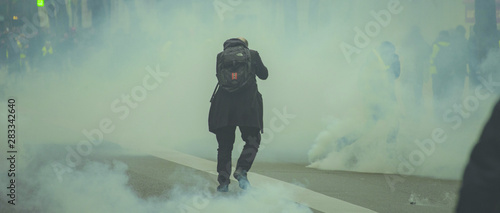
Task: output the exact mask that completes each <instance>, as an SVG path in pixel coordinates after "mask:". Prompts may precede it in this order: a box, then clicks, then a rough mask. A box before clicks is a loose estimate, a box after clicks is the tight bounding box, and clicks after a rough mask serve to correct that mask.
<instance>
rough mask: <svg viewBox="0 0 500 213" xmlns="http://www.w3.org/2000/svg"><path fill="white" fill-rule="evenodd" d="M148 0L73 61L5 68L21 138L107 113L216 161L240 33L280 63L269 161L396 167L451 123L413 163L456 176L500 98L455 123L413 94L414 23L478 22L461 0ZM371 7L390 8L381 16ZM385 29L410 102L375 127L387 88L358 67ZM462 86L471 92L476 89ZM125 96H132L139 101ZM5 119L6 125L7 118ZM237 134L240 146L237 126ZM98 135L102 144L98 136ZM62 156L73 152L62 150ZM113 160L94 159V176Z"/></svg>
mask: <svg viewBox="0 0 500 213" xmlns="http://www.w3.org/2000/svg"><path fill="white" fill-rule="evenodd" d="M141 2H142V1H136V3H135V7H136V13H135V16H136V17H137V18H138V19H137V20H133V21H131V20H130V19H129V17H130V14H129V12H127V11H128V10H127V8H126V7H125V6H122V7H118V8H120V10H118V11H112V13H111V20H110V23H106V24H104V26H105V27H103V29H102V31H101V32H99V38H100V44H101V46H100V47H97V48H96V49H95V50H94V51H92V52H85V53H79V54H80V55H79V58H81V59H83V61H84V62H83V63H81V64H79V65H78V66H76V67H75V70H73V71H68V70H61V69H57V70H56V69H54V70H52V71H50V72H44V73H26V74H25V75H23V76H22V77H18V78H14V77H12V76H10V77H5V78H4V77H2V78H1V79H2V82H0V83H1V84H3V88H4V89H5V90H4V96H6V97H15V98H16V101H17V108H18V112H17V114H18V121H17V122H18V135H19V136H18V137H19V140H20V141H21V142H20V143H21V144H22V145H24V146H28V145H30V144H49V143H56V144H63V145H64V146H69V147H73V149H76V147H77V146H78V144H79V143H82V142H81V141H84V140H88V138H87V137H86V133H85V132H92V131H94V132H95V129H97V128H99V125H100V122H104V123H105V124H103V125H105V126H106V125H108V126H111V127H108V128H104V129H108V130H109V131H107V132H106V133H103V134H102V135H103V140H104V141H109V142H113V143H116V144H119V145H121V146H123V147H126V148H129V149H132V150H142V151H145V152H147V151H153V150H161V149H177V150H180V151H183V152H186V153H189V154H193V155H196V156H200V157H204V158H208V159H211V160H214V159H215V157H216V149H217V142H216V139H215V135H213V134H211V133H209V132H208V123H207V119H208V110H209V106H210V103H209V99H210V97H211V95H212V92H213V89H214V87H215V85H216V83H217V81H216V77H215V57H216V54H217V53H218V52H220V51H221V50H222V44H223V42H224V41H225V40H226V39H228V38H232V37H239V36H243V37H245V38H247V39H248V41H249V47H250V48H251V49H255V50H257V51H259V53H260V56H261V58H262V60H263V62H264V64H265V65H266V66H267V68H268V69H269V79H268V80H266V81H258V85H259V90H260V92H261V93H262V94H263V99H264V127H265V128H266V129H265V130H264V131H265V133H264V135H263V141H262V143H263V145H262V147H263V148H262V149H261V150H260V152H259V154H258V156H257V161H258V162H263V161H272V162H294V163H301V164H304V165H309V164H310V166H311V167H314V168H319V169H332V170H350V171H360V172H377V173H398V169H399V165H401V162H404V161H407V160H408V158H409V156H410V153H411V152H412V151H414V150H419V147H418V146H417V145H416V143H415V142H414V141H415V140H417V139H418V140H420V141H422V140H425V139H427V138H431V137H432V134H433V131H436V129H441V130H442V131H443V132H444V133H445V134H446V135H447V139H446V140H445V142H443V143H440V144H436V146H435V150H434V151H432V153H430V155H428V156H427V155H426V156H425V159H424V161H425V162H423V163H422V164H421V165H418V166H414V168H415V171H413V172H408V173H406V174H410V175H423V176H432V177H438V178H451V179H458V178H460V175H461V173H462V170H463V167H464V166H465V163H466V160H467V159H468V157H469V152H470V149H471V147H472V145H473V144H474V143H475V142H476V140H477V136H478V134H479V133H480V130H481V128H482V125H483V124H484V122H485V119H486V117H487V116H488V115H489V112H490V110H491V107H492V104H493V103H494V102H495V101H496V95H493V94H491V96H489V97H488V98H486V99H484V100H481V101H480V102H479V106H478V107H477V109H474V110H473V111H472V112H471V113H470V116H469V117H467V118H463V119H462V121H463V122H462V123H461V124H460V125H458V126H459V127H457V128H456V125H455V124H456V123H455V121H453V122H450V121H445V120H443V118H441V117H434V116H433V115H432V105H431V104H432V96H431V90H430V89H428V86H429V85H428V83H426V84H425V85H426V86H424V98H423V100H424V103H422V105H423V107H415V104H414V102H413V99H412V96H411V95H409V94H410V90H411V88H409V86H408V85H405V84H404V82H405V81H404V80H405V78H410V74H409V73H407V72H405V71H406V67H405V66H408V64H411V63H413V62H412V61H410V59H408V58H410V57H407V56H406V55H407V52H405V50H404V48H402V46H403V45H404V41H405V39H406V37H407V35H408V34H409V33H410V30H411V29H412V28H414V27H418V28H420V31H421V33H422V37H423V38H424V40H425V41H426V42H427V44H428V45H429V46H430V45H431V44H432V42H434V40H435V39H436V37H437V35H438V33H439V31H441V30H450V29H454V28H455V27H456V26H457V25H464V26H466V29H468V27H469V25H466V24H465V23H464V5H463V4H462V1H456V0H443V1H431V0H428V1H407V0H401V1H385V0H377V1H362V0H357V1H326V0H325V1H317V2H318V5H316V7H311V8H309V5H310V4H309V3H310V2H312V1H307V0H304V1H300V0H299V1H298V4H297V8H294V7H293V6H289V5H287V4H286V3H282V1H249V0H248V1H245V0H242V1H228V2H230V3H232V4H230V3H226V1H215V3H216V4H217V5H218V6H219V7H220V8H219V9H221V8H222V11H217V9H215V8H214V2H213V1H201V0H197V1H192V4H193V5H194V6H193V7H187V6H186V5H182V4H181V3H177V1H175V2H176V3H167V1H165V3H164V4H163V3H162V4H160V5H156V6H154V7H152V8H151V7H150V6H148V5H146V4H143V3H141ZM171 2H174V1H171ZM221 2H222V3H221ZM183 4H184V3H183ZM311 5H314V4H311ZM166 8H170V9H166ZM223 8H226V9H228V10H227V11H224V9H223ZM382 10H383V11H382ZM293 11H297V14H296V15H297V23H296V25H294V23H293V22H292V23H290V22H287V21H286V20H288V19H287V18H284V16H285V17H286V16H289V15H290V14H292V15H293ZM372 11H373V12H374V13H375V14H381V13H383V14H387V13H390V17H387V16H385V17H382V19H381V21H380V20H379V19H378V18H376V17H374V15H373V14H374V13H373V12H372ZM381 11H382V12H381ZM309 13H314V14H316V15H310V14H309ZM376 16H377V17H379V15H376ZM373 23H377V24H375V25H373V26H374V27H373V28H370V27H368V29H369V30H372V31H371V33H369V34H370V35H369V36H367V38H368V40H367V41H363V45H357V44H356V43H357V42H359V40H358V41H357V40H356V39H357V31H356V29H360V30H361V31H362V32H363V33H366V30H365V29H367V28H365V26H367V25H369V24H373ZM376 26H378V28H377V27H376ZM377 29H378V30H377ZM468 33H469V32H468ZM468 33H467V35H468ZM383 41H391V42H392V43H394V45H395V47H396V53H397V54H398V55H399V57H400V60H401V77H400V79H399V80H397V81H396V83H395V87H396V96H397V99H398V106H399V109H398V107H395V106H393V105H391V104H390V102H387V105H389V106H386V107H389V108H391V109H392V110H391V112H393V113H390V115H391V116H392V117H391V116H389V118H387V119H383V120H381V121H379V122H377V123H376V124H374V125H372V126H370V125H367V123H370V122H372V121H371V118H370V117H369V116H368V115H366V112H365V110H366V104H367V102H369V101H370V100H372V99H373V98H375V99H376V97H377V96H378V95H379V93H378V92H377V91H376V90H375V91H374V90H369V89H365V88H366V87H363V84H364V81H363V80H360V79H365V80H366V79H372V78H376V77H377V73H372V72H366V70H363V67H365V66H366V63H365V62H366V60H365V59H366V58H367V57H369V55H370V54H371V52H372V49H374V48H376V47H377V46H378V45H379V44H380V43H381V42H383ZM346 45H348V46H350V47H353V48H355V51H354V52H352V53H349V54H346V53H345V52H343V50H342V48H343V47H344V48H345V47H346ZM408 54H409V53H408ZM497 56H498V54H497V55H496V59H498V57H497ZM495 62H496V61H495V56H491V57H490V62H488V63H490V64H488V65H487V66H489V69H495V66H494V63H495ZM492 64H493V65H492ZM155 72H156V74H153V75H152V74H151V73H155ZM421 72H422V73H425V72H428V71H427V70H422V71H421ZM3 74H5V73H3ZM3 76H5V75H3ZM486 79H487V77H486ZM499 79H500V78H499ZM384 86H386V85H381V87H384ZM144 91H146V93H143V92H144ZM471 91H473V89H471ZM464 94H465V95H464V98H465V97H467V96H469V95H470V94H473V92H469V91H466V92H465V93H464ZM126 96H128V97H129V98H130V100H132V102H133V103H130V105H128V104H127V103H126V100H125V99H124V97H126ZM6 97H3V98H2V101H5V100H6ZM367 97H371V98H367ZM2 105H3V106H6V103H4V102H2ZM448 107H449V108H452V107H453V106H452V105H450V106H448ZM4 111H5V110H2V112H1V113H2V115H5V112H4ZM2 117H6V116H2ZM1 125H2V128H3V129H5V128H4V127H5V122H2V124H1ZM454 125H455V126H454ZM395 126H399V133H398V139H397V140H398V141H397V143H396V144H387V143H386V142H385V140H386V138H385V137H386V136H387V134H388V132H390V131H391V128H393V127H395ZM437 131H440V130H437ZM3 134H5V133H4V132H2V135H1V137H4V135H3ZM90 134H92V133H90ZM238 134H239V133H238ZM353 135H355V136H353ZM95 136H96V135H93V137H94V138H95ZM344 136H347V137H359V140H358V141H356V142H355V143H354V144H352V145H350V146H347V147H344V149H341V150H338V149H337V148H336V147H337V146H338V145H337V140H338V139H339V138H342V137H344ZM95 139H96V138H95ZM97 140H98V139H97ZM98 141H99V140H98ZM236 143H237V144H239V146H238V145H236V146H235V148H238V150H237V151H240V150H239V148H240V147H241V143H242V142H241V139H240V138H239V137H237V141H236ZM96 144H97V145H94V146H92V149H93V150H98V149H99V147H100V144H99V143H96ZM237 151H235V152H237ZM21 153H22V151H21ZM2 155H3V153H2ZM21 155H23V154H21ZM25 155H26V154H25ZM43 155H44V154H42V156H43ZM47 155H50V153H48V152H47ZM233 156H237V155H236V154H234V153H233ZM30 159H31V158H26V160H25V162H26V163H27V162H29V161H30ZM41 159H46V158H41ZM54 160H55V161H57V162H60V163H64V158H63V157H61V158H58V159H54ZM54 160H52V161H47V164H49V163H52V162H54ZM45 166H47V165H45ZM101 167H103V166H102V165H89V167H87V169H89V170H84V171H82V175H85V172H88V171H90V170H92V169H95V168H97V169H101ZM104 167H105V166H104ZM104 169H105V170H109V171H110V172H109V175H110V176H113V175H115V177H118V178H124V176H123V174H122V173H123V171H122V170H123V168H122V167H118V169H114V170H113V169H110V168H104ZM40 181H48V180H45V179H43V180H40ZM75 181H79V179H75ZM82 181H83V180H82ZM123 181H125V180H123ZM117 187H118V188H119V190H126V189H122V188H121V187H123V186H121V185H120V186H117ZM41 193H43V192H41ZM131 196H133V195H131ZM126 199H129V198H126ZM130 199H132V198H130ZM56 200H57V199H56ZM134 202H135V201H134ZM148 205H149V204H148ZM151 205H160V204H151ZM61 208H62V209H64V208H63V207H61ZM151 208H153V207H151Z"/></svg>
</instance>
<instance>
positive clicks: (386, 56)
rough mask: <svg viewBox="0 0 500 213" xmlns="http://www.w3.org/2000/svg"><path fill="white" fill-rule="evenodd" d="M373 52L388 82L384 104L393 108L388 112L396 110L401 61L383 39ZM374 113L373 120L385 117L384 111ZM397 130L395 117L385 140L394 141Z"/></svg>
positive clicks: (391, 46) (397, 125) (394, 49)
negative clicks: (396, 86)
mask: <svg viewBox="0 0 500 213" xmlns="http://www.w3.org/2000/svg"><path fill="white" fill-rule="evenodd" d="M374 54H375V55H376V56H377V58H378V60H379V65H380V68H381V69H382V73H380V74H381V75H385V78H386V79H385V81H386V83H388V84H387V85H388V87H387V88H385V90H386V92H387V94H386V95H387V96H386V101H388V103H386V105H388V106H389V108H391V109H393V110H390V111H389V112H391V113H395V112H398V110H394V109H398V101H397V98H396V89H395V81H396V80H397V79H398V78H399V75H400V74H401V63H400V61H399V56H398V55H397V54H396V47H395V46H394V44H392V43H391V42H389V41H384V42H382V44H380V46H379V47H378V49H377V50H375V51H374ZM379 107H380V106H379ZM374 113H375V114H374V120H375V121H377V120H378V119H380V118H387V117H386V115H385V113H386V112H377V110H375V111H374ZM377 114H378V115H377ZM398 132H399V124H398V123H397V118H396V121H395V123H394V126H393V127H391V130H390V132H389V135H388V136H387V142H388V143H395V142H396V137H397V135H398Z"/></svg>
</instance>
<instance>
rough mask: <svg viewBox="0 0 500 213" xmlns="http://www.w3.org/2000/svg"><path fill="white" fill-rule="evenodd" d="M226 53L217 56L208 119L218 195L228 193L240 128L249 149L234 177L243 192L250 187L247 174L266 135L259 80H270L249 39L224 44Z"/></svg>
mask: <svg viewBox="0 0 500 213" xmlns="http://www.w3.org/2000/svg"><path fill="white" fill-rule="evenodd" d="M223 47H224V51H222V52H221V53H219V54H218V55H217V67H216V71H217V75H216V76H217V80H218V84H217V87H216V88H215V91H214V94H213V95H212V99H211V100H210V102H211V106H210V112H209V116H208V127H209V131H210V132H212V133H214V134H215V135H216V138H217V142H218V145H219V147H218V149H217V172H218V173H219V176H218V178H217V180H218V182H219V184H220V185H219V186H218V187H217V191H220V192H227V191H228V185H229V183H230V180H229V178H230V175H231V168H232V167H231V153H232V150H233V144H234V140H235V130H236V126H238V127H239V129H240V132H241V138H242V139H243V141H245V146H244V147H243V151H242V152H241V155H240V157H239V159H238V162H237V164H236V170H235V172H234V174H233V176H234V177H235V178H236V179H237V180H238V182H239V186H240V188H242V189H246V188H247V187H249V182H248V179H247V172H248V171H249V170H250V168H251V167H252V163H253V161H254V159H255V156H256V154H257V151H258V149H259V145H260V139H261V135H260V134H261V133H262V132H263V122H262V119H263V106H262V95H261V94H260V93H259V91H258V88H257V81H256V79H255V76H256V75H257V77H259V78H260V79H262V80H265V79H267V76H268V71H267V68H266V67H265V66H264V64H263V63H262V60H261V58H260V56H259V53H258V52H257V51H255V50H250V49H248V41H247V40H246V39H245V38H241V37H240V38H231V39H228V40H227V41H225V42H224V45H223Z"/></svg>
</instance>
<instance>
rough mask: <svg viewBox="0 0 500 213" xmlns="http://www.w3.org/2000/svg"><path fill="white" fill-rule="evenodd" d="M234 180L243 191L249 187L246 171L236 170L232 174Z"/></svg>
mask: <svg viewBox="0 0 500 213" xmlns="http://www.w3.org/2000/svg"><path fill="white" fill-rule="evenodd" d="M233 176H234V178H236V180H238V182H239V186H240V188H241V189H243V190H245V189H247V188H249V187H250V182H248V178H247V171H245V170H241V169H237V170H236V171H234V174H233Z"/></svg>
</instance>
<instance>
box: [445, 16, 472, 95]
mask: <svg viewBox="0 0 500 213" xmlns="http://www.w3.org/2000/svg"><path fill="white" fill-rule="evenodd" d="M467 43H468V41H467V38H465V27H464V26H462V25H459V26H457V27H456V28H455V30H453V31H452V33H451V36H450V49H451V50H450V51H451V52H452V54H453V55H452V57H453V58H452V62H451V66H452V67H450V70H451V79H449V81H450V84H451V85H450V88H449V90H450V91H452V94H451V95H452V97H451V98H452V100H453V101H454V102H457V101H460V99H461V98H462V95H463V91H464V87H465V78H466V77H467V63H468V59H467V58H468V57H467Z"/></svg>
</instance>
